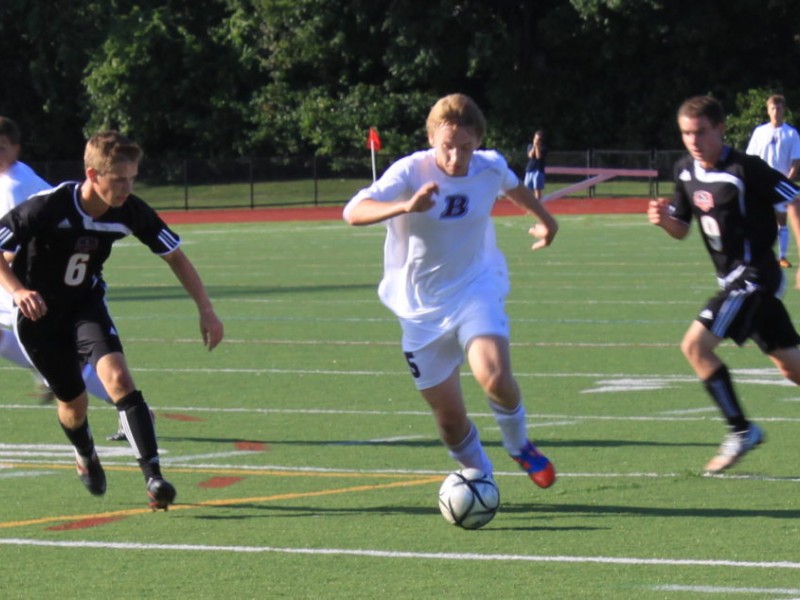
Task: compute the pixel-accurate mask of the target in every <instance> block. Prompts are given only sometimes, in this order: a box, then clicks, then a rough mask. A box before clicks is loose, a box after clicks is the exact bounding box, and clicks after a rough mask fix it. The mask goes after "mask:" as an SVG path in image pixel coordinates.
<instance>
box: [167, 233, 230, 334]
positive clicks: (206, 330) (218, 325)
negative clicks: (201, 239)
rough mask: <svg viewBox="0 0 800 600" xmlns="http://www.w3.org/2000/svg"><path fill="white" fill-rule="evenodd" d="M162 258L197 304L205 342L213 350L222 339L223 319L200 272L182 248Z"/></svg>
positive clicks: (201, 331)
mask: <svg viewBox="0 0 800 600" xmlns="http://www.w3.org/2000/svg"><path fill="white" fill-rule="evenodd" d="M161 258H163V259H164V260H165V261H166V262H167V264H168V265H169V266H170V268H171V269H172V272H173V273H175V277H177V278H178V281H180V282H181V285H182V286H183V288H184V289H185V290H186V292H187V293H188V294H189V296H191V297H192V300H194V302H195V304H196V305H197V311H198V313H199V314H200V334H201V335H202V336H203V343H204V344H205V346H206V347H207V348H208V349H209V350H213V349H214V348H215V347H216V346H217V344H219V343H220V342H221V341H222V336H223V327H222V321H220V320H219V318H218V317H217V313H215V312H214V307H213V306H212V304H211V299H210V298H209V297H208V294H207V293H206V288H205V286H204V285H203V281H202V279H200V275H199V273H198V272H197V270H196V269H195V268H194V265H193V264H192V262H191V261H190V260H189V257H187V256H186V254H184V252H183V250H181V249H180V248H178V249H177V250H174V251H172V252H170V253H169V254H165V255H163V256H162V257H161Z"/></svg>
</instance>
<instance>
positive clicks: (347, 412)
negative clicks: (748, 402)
mask: <svg viewBox="0 0 800 600" xmlns="http://www.w3.org/2000/svg"><path fill="white" fill-rule="evenodd" d="M152 408H153V409H154V410H155V412H156V414H158V413H159V412H184V413H190V412H194V413H214V414H221V413H242V414H263V415H271V414H280V415H323V416H326V415H343V416H376V417H382V416H404V417H408V416H410V417H425V418H430V414H431V413H430V411H427V410H354V409H338V408H224V407H214V406H153V407H152ZM103 409H107V410H111V409H110V408H106V407H105V406H103V407H96V408H95V410H103ZM2 410H47V411H52V410H53V407H51V406H41V405H37V404H0V411H2ZM711 412H713V413H714V414H713V415H712V416H708V417H692V416H680V415H677V416H672V415H640V416H637V415H628V416H625V415H562V414H546V413H528V415H527V417H528V420H529V425H530V426H531V427H534V428H536V427H545V426H547V425H548V422H547V421H548V420H552V421H556V423H554V424H555V425H560V426H563V425H566V424H567V422H570V421H576V422H577V423H578V424H580V423H582V422H590V421H617V422H626V421H628V422H704V421H708V420H709V419H712V420H715V421H717V420H719V417H717V415H716V411H711ZM470 416H471V417H475V418H487V419H494V414H493V413H488V412H471V413H470ZM753 419H754V420H756V421H759V422H765V423H800V417H765V416H758V415H756V416H754V417H753ZM559 421H561V422H559ZM0 447H1V446H0Z"/></svg>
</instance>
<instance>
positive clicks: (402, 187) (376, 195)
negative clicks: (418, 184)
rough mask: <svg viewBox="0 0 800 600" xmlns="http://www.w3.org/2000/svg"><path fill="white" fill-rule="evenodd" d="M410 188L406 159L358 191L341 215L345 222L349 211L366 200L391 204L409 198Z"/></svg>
mask: <svg viewBox="0 0 800 600" xmlns="http://www.w3.org/2000/svg"><path fill="white" fill-rule="evenodd" d="M410 187H411V186H410V162H409V160H408V157H407V158H405V159H401V160H399V161H397V162H396V163H394V164H392V165H391V166H390V167H389V168H388V169H387V170H386V172H385V173H384V174H383V175H381V177H380V179H378V180H377V181H375V182H374V183H373V184H372V185H371V186H369V187H367V188H364V189H362V190H359V191H358V193H356V195H355V196H353V197H352V198H351V199H350V201H349V202H348V203H347V204H346V205H345V207H344V211H343V213H342V214H343V216H344V218H345V220H346V219H347V215H348V214H349V213H350V211H352V210H353V208H355V207H356V206H357V205H358V204H359V203H360V202H361V201H363V200H366V199H367V198H371V199H373V200H378V201H379V202H392V201H394V200H399V199H401V198H402V199H405V198H410V197H411V195H410V194H409V189H410ZM412 194H413V191H412Z"/></svg>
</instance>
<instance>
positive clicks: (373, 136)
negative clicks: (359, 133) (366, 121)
mask: <svg viewBox="0 0 800 600" xmlns="http://www.w3.org/2000/svg"><path fill="white" fill-rule="evenodd" d="M367 148H369V149H370V150H374V151H375V152H378V151H379V150H380V149H381V138H380V136H378V132H377V131H375V128H374V127H370V128H369V135H368V136H367Z"/></svg>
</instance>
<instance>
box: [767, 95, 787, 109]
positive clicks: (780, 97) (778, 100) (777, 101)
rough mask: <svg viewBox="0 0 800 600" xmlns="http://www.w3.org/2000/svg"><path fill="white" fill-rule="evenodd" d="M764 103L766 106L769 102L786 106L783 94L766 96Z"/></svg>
mask: <svg viewBox="0 0 800 600" xmlns="http://www.w3.org/2000/svg"><path fill="white" fill-rule="evenodd" d="M766 104H767V106H769V105H770V104H780V105H781V106H783V107H784V108H786V98H784V97H783V94H772V95H771V96H770V97H769V98H767V102H766Z"/></svg>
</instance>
